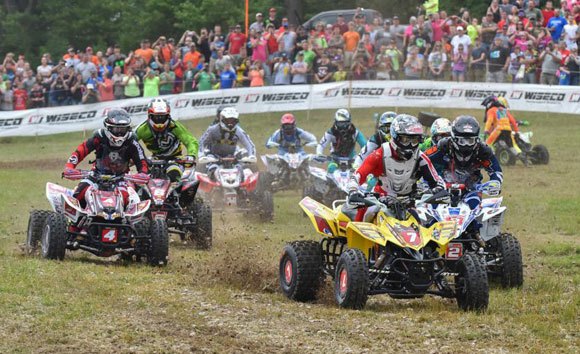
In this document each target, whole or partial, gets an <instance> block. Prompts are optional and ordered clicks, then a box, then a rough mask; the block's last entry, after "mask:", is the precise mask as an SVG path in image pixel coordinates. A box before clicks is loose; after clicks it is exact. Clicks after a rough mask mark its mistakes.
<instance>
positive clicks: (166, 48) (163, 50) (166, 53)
mask: <svg viewBox="0 0 580 354" xmlns="http://www.w3.org/2000/svg"><path fill="white" fill-rule="evenodd" d="M153 48H155V49H157V51H158V53H159V60H160V61H161V62H162V63H169V62H170V61H171V57H172V56H173V46H172V45H171V44H170V43H167V39H166V38H165V36H161V37H159V38H157V40H156V41H155V43H153Z"/></svg>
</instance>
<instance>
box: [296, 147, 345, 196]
mask: <svg viewBox="0 0 580 354" xmlns="http://www.w3.org/2000/svg"><path fill="white" fill-rule="evenodd" d="M313 160H314V161H317V162H324V161H331V162H332V161H333V162H335V163H336V164H337V165H338V167H337V168H336V169H335V170H334V171H328V172H327V170H326V169H324V168H320V167H314V166H310V167H309V170H310V180H309V183H308V184H307V185H306V186H305V187H304V189H303V193H302V194H303V197H310V198H312V199H314V200H316V201H319V202H321V203H322V204H324V205H326V206H329V207H330V206H332V202H334V201H335V200H342V199H345V198H346V197H347V196H348V183H349V181H350V179H351V177H352V174H353V168H352V163H353V161H354V160H353V159H352V158H349V157H324V160H323V159H322V158H318V157H317V158H314V159H313Z"/></svg>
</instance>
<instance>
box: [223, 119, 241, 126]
mask: <svg viewBox="0 0 580 354" xmlns="http://www.w3.org/2000/svg"><path fill="white" fill-rule="evenodd" d="M222 122H223V123H224V124H225V125H226V126H227V127H228V128H233V127H235V126H236V124H238V119H237V118H222Z"/></svg>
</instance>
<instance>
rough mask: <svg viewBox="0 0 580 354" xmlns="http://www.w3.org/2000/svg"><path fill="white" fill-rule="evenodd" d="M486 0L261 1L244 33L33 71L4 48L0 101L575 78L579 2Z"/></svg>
mask: <svg viewBox="0 0 580 354" xmlns="http://www.w3.org/2000/svg"><path fill="white" fill-rule="evenodd" d="M536 1H537V0H492V1H491V3H490V5H489V7H488V8H487V11H486V13H485V16H483V17H482V18H481V19H479V18H477V17H472V16H471V14H470V12H469V10H468V9H462V10H461V11H460V12H459V13H458V14H456V15H448V14H447V13H446V11H439V9H438V2H437V1H434V0H428V1H426V3H425V6H424V7H423V8H422V9H421V10H422V11H421V14H420V15H418V16H413V17H411V18H410V19H409V20H408V24H401V21H400V19H399V18H398V17H397V16H393V17H392V18H387V19H385V20H382V19H379V18H374V19H373V20H372V21H370V19H369V21H367V18H366V17H365V13H364V12H363V11H357V13H356V14H355V16H354V18H353V19H352V21H349V22H347V21H346V19H345V17H344V16H342V15H338V17H337V20H336V22H334V23H317V24H315V26H314V28H312V29H308V30H307V29H305V28H303V27H302V26H296V25H295V24H292V23H289V22H288V19H287V18H279V17H278V16H277V14H276V9H275V8H271V9H270V10H269V11H268V14H267V16H263V14H262V13H257V14H256V15H255V22H253V23H252V24H251V25H250V26H249V30H248V33H247V34H245V33H244V31H243V30H242V27H241V26H240V25H239V24H236V25H233V26H230V27H229V28H228V30H227V31H223V29H222V27H221V26H220V25H216V26H214V27H213V28H212V29H207V28H201V29H200V30H199V31H192V30H188V31H185V32H184V33H183V35H182V36H181V37H180V38H179V39H174V38H166V37H165V36H160V37H159V38H157V40H155V41H154V42H153V43H151V42H150V41H149V40H147V39H145V40H142V41H141V43H140V46H139V48H137V49H135V50H131V51H129V52H128V53H126V52H125V51H124V50H123V49H124V48H121V47H119V46H118V45H113V46H110V47H108V48H104V49H103V50H97V51H95V50H94V49H93V48H92V47H90V46H89V47H87V48H85V50H76V49H75V48H73V47H70V48H68V49H67V50H66V53H64V54H62V55H61V54H59V55H58V56H57V57H56V58H53V57H52V56H51V55H50V54H49V53H45V54H44V55H43V56H42V58H41V60H40V65H38V66H37V67H36V68H34V67H33V66H32V65H31V64H30V63H29V62H28V61H27V60H26V58H25V56H24V55H15V54H13V53H8V54H7V55H6V57H5V58H4V61H3V63H2V65H1V67H0V94H1V98H0V110H4V111H9V110H23V109H27V108H38V107H51V106H61V105H72V104H81V103H95V102H101V101H110V100H115V99H122V98H131V97H140V96H142V97H155V96H158V95H167V94H175V93H181V92H192V91H206V90H213V89H218V88H221V89H230V88H234V87H252V86H266V85H291V84H306V83H311V84H318V83H325V82H333V81H344V80H367V79H368V80H418V79H427V80H453V81H474V82H483V81H487V82H513V83H529V84H533V83H541V84H549V85H578V84H579V83H580V70H579V69H580V57H579V56H578V40H579V39H580V32H579V27H578V23H580V0H568V1H565V0H564V1H562V2H561V3H560V8H555V7H554V4H553V3H552V1H546V3H545V5H544V7H543V8H542V9H540V8H539V7H538V3H537V2H536Z"/></svg>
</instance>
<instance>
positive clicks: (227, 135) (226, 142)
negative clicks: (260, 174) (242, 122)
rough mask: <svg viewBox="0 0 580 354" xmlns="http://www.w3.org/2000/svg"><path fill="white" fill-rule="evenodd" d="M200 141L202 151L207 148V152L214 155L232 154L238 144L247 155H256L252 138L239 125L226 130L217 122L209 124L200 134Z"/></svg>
mask: <svg viewBox="0 0 580 354" xmlns="http://www.w3.org/2000/svg"><path fill="white" fill-rule="evenodd" d="M200 143H201V148H202V151H204V153H205V151H206V150H207V151H208V152H209V154H212V155H216V156H221V157H226V156H232V155H234V154H235V152H236V147H237V146H238V144H240V145H241V146H242V147H243V148H245V149H246V150H247V151H248V156H256V147H255V146H254V143H253V142H252V139H250V137H249V136H248V134H247V133H246V132H245V131H244V130H243V129H242V128H241V127H240V126H236V129H235V130H234V131H233V132H228V131H226V130H223V129H222V128H221V127H220V125H219V124H215V125H211V126H210V127H209V128H207V130H206V131H205V133H203V135H202V136H201V139H200Z"/></svg>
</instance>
